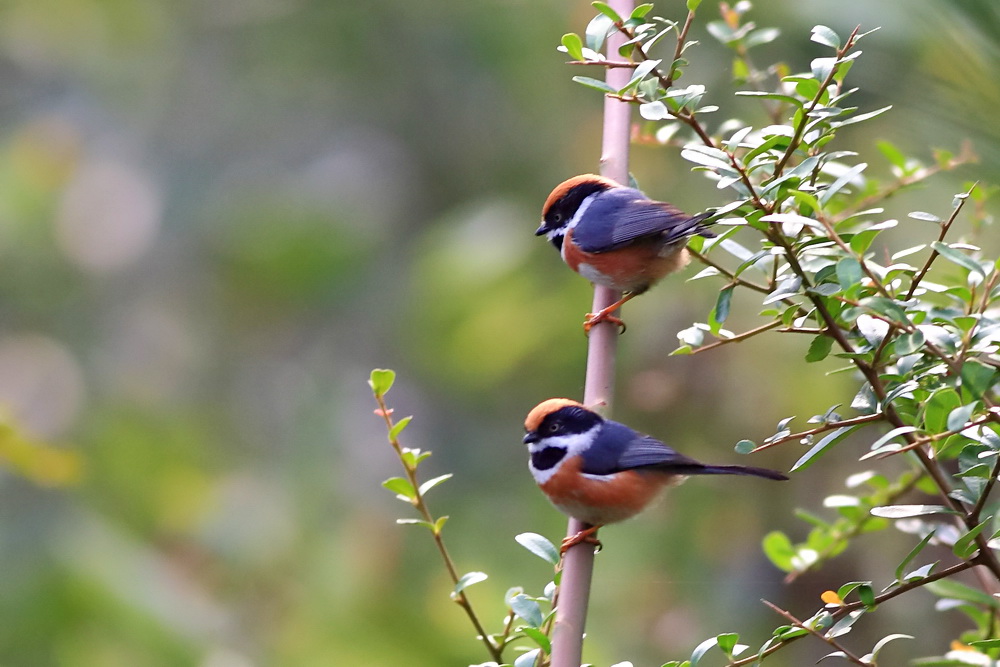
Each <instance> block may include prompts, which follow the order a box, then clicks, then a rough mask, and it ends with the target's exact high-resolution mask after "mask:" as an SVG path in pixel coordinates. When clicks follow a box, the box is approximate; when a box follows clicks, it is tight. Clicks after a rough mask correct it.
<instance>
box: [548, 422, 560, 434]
mask: <svg viewBox="0 0 1000 667" xmlns="http://www.w3.org/2000/svg"><path fill="white" fill-rule="evenodd" d="M545 430H546V431H548V432H549V433H558V432H559V424H558V423H556V422H552V423H551V424H549V425H548V427H547V428H546V429H545Z"/></svg>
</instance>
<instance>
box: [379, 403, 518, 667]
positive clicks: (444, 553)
mask: <svg viewBox="0 0 1000 667" xmlns="http://www.w3.org/2000/svg"><path fill="white" fill-rule="evenodd" d="M375 400H376V401H377V402H378V407H379V409H378V410H376V411H375V413H376V414H377V415H379V416H381V417H382V418H383V419H384V420H385V425H386V428H387V429H388V431H389V432H390V433H391V432H392V429H393V426H395V424H394V423H393V421H392V410H391V409H389V407H388V406H387V405H386V403H385V398H384V397H383V396H382V395H381V394H378V393H376V394H375ZM389 444H390V445H392V448H393V449H394V450H395V451H396V455H397V456H398V457H399V461H400V463H402V464H403V469H404V470H405V471H406V477H407V479H408V480H409V482H410V485H411V486H412V487H413V491H414V495H413V498H412V499H411V501H410V503H411V504H412V505H413V506H414V507H415V508H416V509H417V511H418V512H419V513H420V515H421V516H422V517H423V519H424V521H426V522H427V523H429V524H431V525H432V526H434V525H435V519H434V515H432V514H431V512H430V509H428V507H427V503H426V501H425V500H424V496H423V494H422V493H420V483H419V481H418V480H417V471H416V468H415V467H414V466H411V465H409V464H408V463H407V462H406V461H405V460H404V459H403V447H402V445H400V444H399V439H398V438H396V437H393V438H390V439H389ZM431 534H432V535H433V536H434V544H435V545H436V546H437V549H438V553H440V554H441V559H442V560H443V561H444V565H445V568H446V569H447V570H448V576H449V577H450V578H451V582H452V584H455V585H457V584H458V581H459V578H460V577H459V574H458V568H456V567H455V561H453V560H452V558H451V554H450V553H448V548H447V547H446V546H445V544H444V538H442V537H441V531H440V530H438V529H437V527H436V526H435V527H434V528H433V529H432V530H431ZM452 599H453V600H455V602H456V603H457V604H458V605H459V606H460V607H461V608H462V609H463V610H464V611H465V615H466V616H468V617H469V620H470V621H471V622H472V625H473V627H475V629H476V633H477V634H478V636H479V639H480V640H482V642H483V645H484V646H486V650H487V651H489V653H490V656H491V657H492V658H493V659H494V660H496V661H497V662H503V654H502V651H501V650H500V648H499V647H497V646H496V645H495V644H494V643H493V641H492V640H491V639H490V637H489V635H488V634H486V629H485V628H484V627H483V624H482V623H481V622H480V620H479V616H478V615H477V614H476V612H475V610H474V609H473V608H472V603H471V602H470V601H469V598H468V596H466V594H465V591H459V592H458V593H456V594H455V595H454V596H453V598H452Z"/></svg>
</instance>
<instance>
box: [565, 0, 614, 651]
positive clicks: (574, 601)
mask: <svg viewBox="0 0 1000 667" xmlns="http://www.w3.org/2000/svg"><path fill="white" fill-rule="evenodd" d="M609 4H610V5H611V7H612V8H614V10H615V11H617V12H618V15H619V16H622V17H628V16H629V15H631V13H632V9H633V6H634V2H633V1H632V0H611V2H609ZM624 41H625V37H624V35H622V34H621V33H620V32H618V31H615V32H614V33H613V34H612V35H611V36H610V37H609V38H608V46H607V48H608V50H607V53H608V56H609V58H615V57H616V56H617V54H618V47H619V46H621V45H622V44H623V43H624ZM631 75H632V70H631V69H628V68H611V69H608V70H607V78H606V80H607V82H608V84H609V85H611V87H612V88H615V89H616V90H617V89H620V88H622V87H623V86H624V85H625V84H626V83H628V80H629V78H630V77H631ZM630 133H631V106H630V105H629V104H628V103H626V102H622V101H620V100H616V99H612V98H610V97H605V98H604V139H603V142H602V146H601V175H603V176H607V177H608V178H611V179H614V180H616V181H618V182H619V183H622V184H624V185H627V184H628V153H629V140H630ZM620 297H621V294H619V293H618V292H616V291H614V290H612V289H608V288H607V287H599V286H595V288H594V305H593V311H592V312H595V313H596V312H598V311H599V310H601V309H603V308H606V307H607V306H610V305H611V304H612V303H614V302H615V301H617V300H618V299H619V298H620ZM617 348H618V327H617V325H615V324H613V323H611V322H602V323H600V324H598V325H596V326H595V327H594V328H593V329H592V330H591V331H590V338H589V339H588V347H587V375H586V384H585V386H584V390H583V402H584V403H585V404H586V405H588V406H604V407H603V409H602V412H605V413H607V412H608V411H610V408H611V402H612V398H613V397H614V382H615V353H616V351H617ZM586 527H587V524H585V523H582V522H580V521H577V520H576V519H570V520H569V526H568V527H567V530H566V535H567V537H569V536H572V535H576V534H577V533H578V532H580V531H581V530H583V529H584V528H586ZM593 572H594V549H593V545H590V544H588V543H586V542H584V543H582V544H579V545H577V546H575V547H573V548H571V549H570V550H569V551H567V552H566V556H565V558H564V560H563V571H562V580H561V582H560V586H559V600H558V607H557V608H556V622H555V627H554V629H553V632H552V667H580V664H581V663H582V661H583V633H584V627H585V625H586V622H587V605H588V603H589V601H590V581H591V577H592V575H593Z"/></svg>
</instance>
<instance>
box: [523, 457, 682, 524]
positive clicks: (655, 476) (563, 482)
mask: <svg viewBox="0 0 1000 667" xmlns="http://www.w3.org/2000/svg"><path fill="white" fill-rule="evenodd" d="M581 463H582V462H581V459H580V457H579V456H574V457H571V458H567V459H565V460H564V461H562V463H560V465H559V468H558V470H556V472H555V474H553V475H552V477H550V478H549V479H548V480H547V481H546V482H545V483H544V484H542V485H541V489H542V491H544V492H545V495H547V496H548V497H549V500H551V501H552V504H553V505H555V506H556V507H558V508H559V509H560V510H561V511H562V512H564V513H565V514H568V515H569V516H571V517H573V518H576V519H579V520H580V521H584V522H586V523H589V524H593V525H595V526H603V525H605V524H609V523H615V522H617V521H624V520H625V519H628V518H630V517H633V516H635V515H636V514H638V513H639V512H641V511H642V510H643V509H644V508H645V507H646V506H647V505H649V503H651V502H652V501H653V500H654V499H655V498H656V496H657V495H659V493H660V491H661V490H663V488H664V487H666V486H669V485H671V484H676V483H678V482H680V481H681V480H682V479H683V478H682V477H681V476H679V475H669V474H665V473H662V472H656V471H644V472H639V471H637V470H623V471H621V472H617V473H614V474H612V475H601V476H596V475H584V474H583V473H582V472H581V470H580V466H581Z"/></svg>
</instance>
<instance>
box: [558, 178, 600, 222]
mask: <svg viewBox="0 0 1000 667" xmlns="http://www.w3.org/2000/svg"><path fill="white" fill-rule="evenodd" d="M607 189H608V186H607V185H606V184H604V183H590V182H588V183H580V184H579V185H577V186H574V187H573V188H571V189H570V191H569V192H567V193H566V194H565V195H563V196H562V199H560V200H559V202H558V203H556V204H555V205H554V206H553V207H552V208H550V209H549V210H548V211H547V212H546V215H545V229H546V230H547V231H553V230H556V229H559V228H560V227H562V226H564V225H566V224H568V223H569V221H570V220H571V219H572V218H573V215H574V214H575V213H576V212H577V210H578V209H579V208H580V205H581V204H582V203H583V200H584V199H586V198H587V197H589V196H590V195H592V194H594V193H595V192H603V191H604V190H607Z"/></svg>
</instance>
